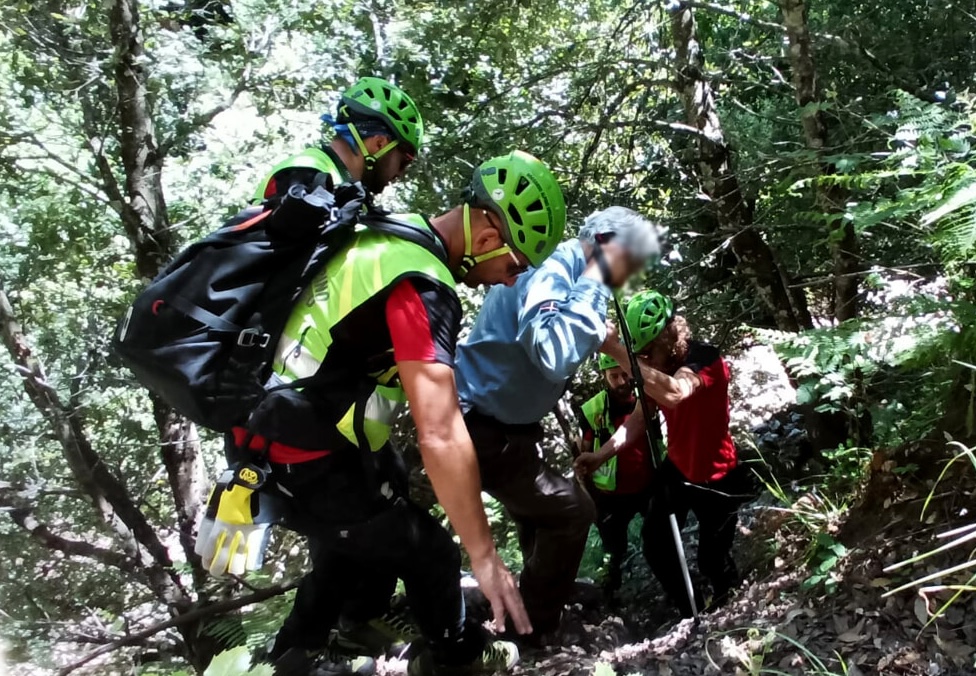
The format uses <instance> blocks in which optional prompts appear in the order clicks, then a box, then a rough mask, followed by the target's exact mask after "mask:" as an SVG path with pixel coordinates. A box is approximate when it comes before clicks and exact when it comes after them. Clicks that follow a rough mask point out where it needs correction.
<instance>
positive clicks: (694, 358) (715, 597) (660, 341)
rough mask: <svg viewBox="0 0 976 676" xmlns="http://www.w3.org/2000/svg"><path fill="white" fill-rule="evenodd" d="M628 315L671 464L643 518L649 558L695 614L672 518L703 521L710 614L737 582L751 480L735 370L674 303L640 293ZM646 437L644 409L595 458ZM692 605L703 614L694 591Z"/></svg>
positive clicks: (676, 598) (677, 599)
mask: <svg viewBox="0 0 976 676" xmlns="http://www.w3.org/2000/svg"><path fill="white" fill-rule="evenodd" d="M625 315H626V320H625V321H626V322H627V327H628V328H629V329H630V334H631V336H632V337H633V340H634V350H635V351H636V352H637V354H638V359H639V361H640V364H641V372H642V375H643V378H644V393H645V395H646V396H648V397H650V398H651V399H652V400H653V401H654V402H655V403H656V404H657V405H658V407H659V408H660V409H661V411H662V413H663V414H664V420H665V423H666V424H667V438H668V453H667V458H666V459H665V461H664V462H663V463H662V465H661V467H660V471H658V472H657V473H656V475H655V481H654V488H653V498H652V501H651V508H650V511H649V512H648V514H647V516H646V517H645V519H644V531H643V538H642V539H643V542H644V548H645V556H646V557H647V560H648V563H649V564H650V565H651V568H652V569H653V571H654V574H655V576H656V577H657V578H658V580H659V581H660V583H661V586H662V587H664V591H665V592H666V593H667V595H668V597H669V598H670V599H671V601H672V602H673V603H674V604H675V605H676V606H678V608H679V609H680V610H681V611H682V613H683V614H684V615H685V616H690V615H691V607H690V605H689V603H688V599H687V594H686V592H685V587H684V581H683V579H682V575H681V568H680V564H679V562H678V555H677V552H676V551H675V549H674V542H673V539H672V537H671V532H670V525H669V523H668V515H669V513H670V512H671V511H672V510H673V511H674V514H675V516H676V517H677V519H678V523H679V524H680V525H681V526H684V524H685V521H686V519H687V516H688V511H689V510H690V511H692V512H694V513H695V516H696V517H697V519H698V526H699V530H698V569H699V571H700V572H701V574H702V575H703V576H704V577H705V578H707V579H708V581H709V582H710V583H711V586H712V600H711V603H710V607H716V606H718V605H721V604H722V603H724V602H725V601H726V600H727V599H728V596H729V593H730V592H731V591H732V590H733V589H734V588H736V587H738V586H739V583H740V582H741V579H740V577H739V573H738V571H737V570H736V567H735V562H734V561H733V560H732V554H731V550H732V540H733V538H734V537H735V527H736V523H737V522H738V507H739V505H740V504H741V503H742V502H743V500H744V499H747V498H748V497H749V488H750V487H749V484H750V481H749V476H748V472H747V470H746V469H745V468H744V467H743V466H742V465H740V464H739V459H738V454H737V453H736V449H735V444H734V443H733V442H732V436H731V435H730V434H729V367H728V365H727V364H726V363H725V360H724V359H723V358H722V356H721V355H720V354H719V351H718V348H716V347H714V346H712V345H708V344H705V343H700V342H697V341H694V340H691V330H690V329H689V327H688V322H687V321H685V318H684V317H681V316H676V315H675V314H674V306H673V304H672V303H671V301H670V299H668V298H666V297H665V296H663V295H661V294H660V293H658V292H656V291H644V292H641V293H639V294H637V295H636V296H634V298H633V299H631V301H630V303H629V304H628V305H627V309H626V311H625ZM621 363H626V362H621ZM643 435H644V417H643V414H642V411H641V407H640V406H638V407H637V408H636V410H635V411H634V414H633V415H632V416H630V418H628V420H627V422H626V423H624V425H623V426H622V427H621V428H620V429H618V430H617V432H616V433H615V434H614V435H613V437H611V439H610V441H608V442H607V443H606V444H604V445H603V447H602V448H601V449H600V451H599V453H595V454H593V455H594V456H597V457H598V458H599V461H600V462H605V461H606V460H607V459H609V458H610V457H613V456H614V455H616V453H617V452H619V450H620V449H623V448H626V447H627V445H628V444H629V443H632V442H633V441H634V440H635V439H637V438H640V437H642V436H643ZM581 457H582V456H581ZM593 462H597V460H596V459H595V460H594V461H593ZM649 547H651V548H653V549H651V550H648V548H649ZM695 597H696V604H697V606H698V607H699V608H702V607H703V606H704V603H703V597H702V594H701V590H700V589H698V588H697V586H696V588H695Z"/></svg>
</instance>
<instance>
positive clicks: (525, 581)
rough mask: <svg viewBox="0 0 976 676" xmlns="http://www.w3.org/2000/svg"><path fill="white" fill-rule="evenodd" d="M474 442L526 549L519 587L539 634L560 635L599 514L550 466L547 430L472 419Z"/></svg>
mask: <svg viewBox="0 0 976 676" xmlns="http://www.w3.org/2000/svg"><path fill="white" fill-rule="evenodd" d="M464 420H465V423H466V424H467V426H468V432H469V433H470V435H471V439H472V440H473V441H474V445H475V449H476V450H477V453H478V464H479V465H480V467H481V483H482V486H483V488H484V490H485V491H486V492H488V493H489V494H490V495H491V496H492V497H494V498H495V499H496V500H498V501H499V502H501V503H502V505H504V506H505V509H506V510H508V513H509V514H510V515H511V517H512V519H513V520H514V521H515V524H516V527H517V528H518V534H519V546H520V548H521V549H522V561H523V568H522V575H521V578H520V580H519V587H520V589H521V592H522V599H523V601H525V608H526V610H527V611H528V613H529V619H530V620H531V621H532V625H533V628H534V630H535V631H536V632H537V633H546V632H550V631H553V630H555V629H558V627H559V620H560V617H561V614H562V609H563V605H564V604H565V603H566V601H567V600H568V599H569V597H570V595H571V594H572V592H573V586H574V583H575V581H576V573H577V571H578V570H579V564H580V560H581V559H582V558H583V549H584V547H585V546H586V536H587V534H588V533H589V529H590V524H591V523H593V521H594V519H595V518H596V508H595V507H594V505H593V500H592V499H591V498H590V496H589V495H587V493H586V491H585V490H584V489H583V487H582V486H580V485H579V484H578V483H576V482H575V481H572V480H570V479H567V478H566V477H564V476H562V475H561V474H559V473H558V472H556V471H555V470H554V469H552V468H551V467H549V466H548V465H546V463H545V462H544V461H543V460H542V458H541V457H540V456H539V453H538V450H537V448H536V443H537V442H538V441H540V440H541V439H542V426H541V425H539V424H538V423H536V424H532V425H504V424H503V423H501V422H499V421H498V420H495V419H494V418H490V417H488V416H485V415H482V414H480V413H478V412H477V411H471V412H470V413H468V415H466V416H465V418H464Z"/></svg>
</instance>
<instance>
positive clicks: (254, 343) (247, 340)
mask: <svg viewBox="0 0 976 676" xmlns="http://www.w3.org/2000/svg"><path fill="white" fill-rule="evenodd" d="M270 343H271V334H270V333H261V332H260V331H258V330H257V329H244V330H243V331H241V332H240V333H239V334H237V344H238V345H240V346H241V347H267V346H268V345H269V344H270Z"/></svg>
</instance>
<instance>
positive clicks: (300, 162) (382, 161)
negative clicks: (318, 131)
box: [252, 77, 424, 202]
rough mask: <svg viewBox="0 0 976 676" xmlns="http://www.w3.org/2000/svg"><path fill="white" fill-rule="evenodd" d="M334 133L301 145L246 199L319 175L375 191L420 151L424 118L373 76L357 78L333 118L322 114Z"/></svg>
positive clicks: (394, 88)
mask: <svg viewBox="0 0 976 676" xmlns="http://www.w3.org/2000/svg"><path fill="white" fill-rule="evenodd" d="M322 120H323V121H325V122H327V123H329V124H331V125H332V127H333V129H334V131H335V134H336V135H335V138H333V139H332V141H331V143H329V145H327V146H324V147H322V148H306V149H305V150H304V151H302V152H301V153H299V154H298V155H294V156H292V157H289V158H288V159H287V160H285V161H283V162H281V163H279V164H278V165H276V166H275V167H274V168H273V169H272V170H271V172H270V173H269V174H268V175H267V176H265V178H264V179H263V180H262V181H261V183H260V184H259V185H258V188H257V190H256V191H255V193H254V197H253V200H252V201H255V202H261V201H263V200H266V199H271V198H273V197H276V196H277V197H280V196H281V195H284V194H285V193H286V192H287V191H288V188H289V187H290V186H291V185H293V184H294V183H302V184H303V185H312V184H313V182H314V180H315V179H316V177H317V176H318V175H319V174H325V175H327V176H329V177H331V180H332V183H333V185H338V184H340V183H344V182H352V181H359V182H361V183H362V184H363V186H364V187H365V188H366V189H367V190H368V191H370V192H371V193H380V192H382V191H383V190H384V188H386V186H388V185H389V184H390V183H392V182H393V181H395V180H397V179H398V178H400V177H401V176H403V174H404V173H405V172H406V170H407V168H408V167H409V166H410V163H411V162H413V159H414V157H416V155H417V152H418V151H419V150H420V147H421V144H422V143H423V138H424V120H423V118H422V117H421V115H420V111H419V110H418V109H417V105H416V104H415V103H414V102H413V99H411V98H410V96H408V95H407V93H406V92H404V91H403V90H402V89H400V88H399V87H397V86H396V85H393V84H391V83H389V82H387V81H386V80H382V79H380V78H377V77H364V78H361V79H360V80H359V81H358V82H356V84H354V85H353V86H352V87H350V88H349V89H347V90H346V91H345V92H344V93H343V95H342V99H341V101H340V102H339V110H338V114H337V115H336V117H335V118H333V117H332V116H330V115H328V114H326V115H323V116H322Z"/></svg>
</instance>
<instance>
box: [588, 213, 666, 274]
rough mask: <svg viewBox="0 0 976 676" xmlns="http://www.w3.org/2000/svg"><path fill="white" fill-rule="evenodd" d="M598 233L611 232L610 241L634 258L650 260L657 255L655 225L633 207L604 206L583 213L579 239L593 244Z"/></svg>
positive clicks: (657, 244) (657, 242) (658, 254)
mask: <svg viewBox="0 0 976 676" xmlns="http://www.w3.org/2000/svg"><path fill="white" fill-rule="evenodd" d="M602 234H613V236H614V237H613V239H614V241H615V242H617V243H618V244H620V245H621V246H622V247H623V248H624V249H625V250H626V251H627V252H628V253H630V255H632V256H633V257H634V258H636V259H638V260H643V261H648V262H651V261H655V260H657V259H658V258H659V257H660V255H661V244H660V242H659V241H658V236H657V227H656V226H655V225H654V224H653V223H651V222H650V221H649V220H647V219H646V218H644V217H643V216H641V215H640V214H639V213H637V212H636V211H634V210H633V209H628V208H627V207H607V208H606V209H604V210H602V211H595V212H593V213H592V214H590V215H589V216H587V217H586V220H585V221H583V227H581V228H580V233H579V238H580V241H581V242H585V243H587V244H590V245H595V244H596V239H597V235H602Z"/></svg>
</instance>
